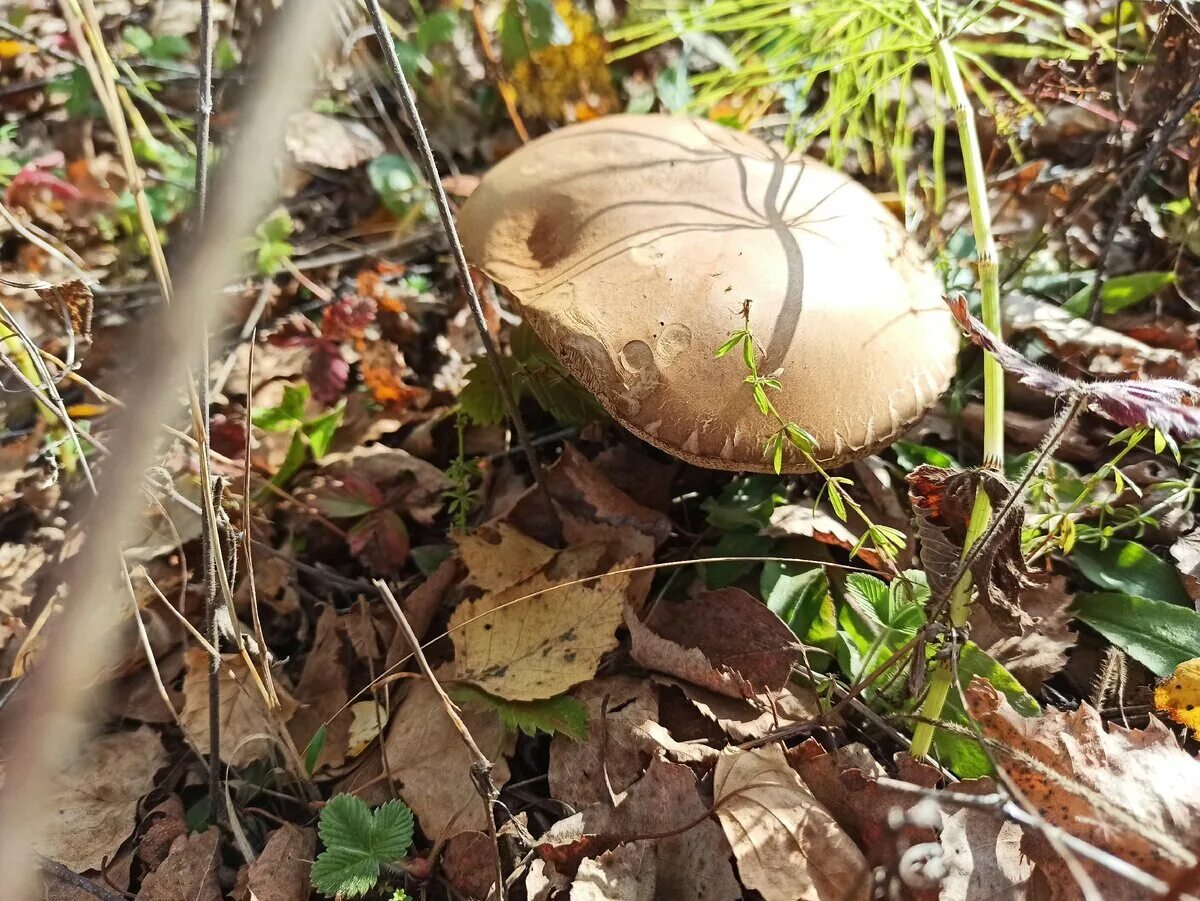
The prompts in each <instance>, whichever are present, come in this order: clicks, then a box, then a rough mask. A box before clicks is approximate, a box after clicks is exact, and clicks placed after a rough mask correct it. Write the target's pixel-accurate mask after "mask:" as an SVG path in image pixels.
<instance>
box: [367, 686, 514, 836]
mask: <svg viewBox="0 0 1200 901" xmlns="http://www.w3.org/2000/svg"><path fill="white" fill-rule="evenodd" d="M462 720H463V723H465V724H466V727H467V730H468V731H469V732H470V733H471V737H472V738H474V739H475V744H477V745H478V746H479V749H480V750H481V751H483V753H484V754H485V755H487V758H488V759H489V760H491V761H492V763H493V765H494V768H493V770H492V781H493V782H494V783H495V784H496V786H497V787H500V786H503V785H504V783H505V782H507V781H508V775H509V771H508V763H507V761H506V760H505V759H504V754H506V753H508V752H510V751H511V750H512V748H511V745H512V738H511V737H510V736H506V735H505V731H504V727H503V726H502V725H501V723H500V718H499V717H498V716H496V714H494V713H490V712H485V713H476V712H472V711H463V713H462ZM383 752H384V753H385V754H387V760H388V766H389V768H390V771H391V774H392V776H393V777H394V778H395V780H396V788H397V789H399V791H400V797H402V798H403V799H404V803H406V804H407V805H408V806H409V807H411V808H412V810H413V813H415V814H416V816H417V820H418V822H419V823H420V824H421V831H422V832H424V833H425V834H426V835H427V836H428V837H429V838H431V839H434V840H437V839H440V838H448V837H450V836H451V835H457V834H458V833H460V832H469V831H472V830H476V831H483V830H484V829H486V827H487V819H486V818H487V816H488V813H487V811H486V810H485V809H484V806H483V801H481V800H480V798H479V795H478V794H477V793H476V791H475V785H474V783H473V782H472V780H471V765H472V764H473V763H474V758H473V757H472V756H471V754H470V752H469V751H468V750H467V748H466V746H465V745H464V744H463V740H462V736H461V735H460V734H459V733H458V730H457V729H455V727H454V724H453V723H451V721H450V717H449V716H447V714H446V709H445V707H443V706H442V701H441V698H440V697H439V696H438V694H437V692H436V691H434V689H433V686H432V685H430V684H429V683H428V682H427V681H425V680H422V681H420V682H417V683H415V684H414V685H413V686H412V688H410V689H409V692H408V695H407V696H406V697H405V698H404V700H403V701H402V702H401V703H400V706H399V707H398V708H397V709H396V712H395V713H394V714H393V715H392V718H391V723H390V724H389V726H388V730H387V738H386V739H385V740H384V745H383ZM381 772H382V770H381V769H379V768H376V770H375V773H376V774H378V773H381ZM363 775H366V774H363Z"/></svg>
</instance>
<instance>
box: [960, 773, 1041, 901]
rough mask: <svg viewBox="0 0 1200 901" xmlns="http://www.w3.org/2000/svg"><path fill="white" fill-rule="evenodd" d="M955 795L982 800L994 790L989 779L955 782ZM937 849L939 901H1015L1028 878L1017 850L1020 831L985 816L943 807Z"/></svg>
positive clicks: (1029, 868)
mask: <svg viewBox="0 0 1200 901" xmlns="http://www.w3.org/2000/svg"><path fill="white" fill-rule="evenodd" d="M953 789H954V791H955V792H957V793H960V794H968V795H986V794H991V793H992V792H995V791H996V784H995V782H993V781H992V780H991V779H972V780H970V781H967V782H957V783H955V784H954V786H953ZM941 816H942V827H941V843H942V850H943V853H944V855H945V857H944V860H945V862H946V865H947V867H948V869H949V873H948V874H947V876H946V878H945V880H944V881H943V882H942V893H941V901H980V899H985V898H997V899H1002V898H1017V897H1020V896H1021V893H1022V891H1023V888H1024V886H1025V884H1026V883H1027V882H1028V881H1029V877H1030V875H1031V874H1032V873H1033V861H1031V860H1030V859H1029V858H1028V857H1026V856H1025V854H1024V853H1023V852H1022V850H1021V838H1022V835H1023V833H1024V830H1023V829H1022V828H1021V827H1020V826H1019V825H1018V824H1016V823H1011V822H1009V821H1007V820H1004V819H1002V818H1000V817H998V816H994V815H992V814H990V813H988V812H987V811H982V810H974V809H972V808H970V807H959V808H958V809H957V810H955V809H953V808H948V807H943V808H942V812H941Z"/></svg>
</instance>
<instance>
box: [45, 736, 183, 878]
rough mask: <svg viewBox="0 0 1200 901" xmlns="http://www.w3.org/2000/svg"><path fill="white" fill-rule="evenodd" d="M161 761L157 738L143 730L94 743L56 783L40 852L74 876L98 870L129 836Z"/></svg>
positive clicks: (106, 737)
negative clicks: (142, 799) (66, 868)
mask: <svg viewBox="0 0 1200 901" xmlns="http://www.w3.org/2000/svg"><path fill="white" fill-rule="evenodd" d="M165 761H166V754H165V752H164V751H163V746H162V742H161V741H160V740H159V737H158V735H157V733H155V732H153V731H152V730H150V729H148V728H146V727H145V726H143V727H141V728H140V729H137V730H135V731H133V732H114V733H112V734H110V735H101V736H99V737H97V738H94V739H92V740H91V741H90V742H88V743H87V744H86V745H84V747H82V748H80V749H79V754H78V756H77V757H76V758H75V760H74V761H73V762H72V763H71V765H70V766H69V767H67V769H66V770H65V771H64V772H63V773H62V775H60V776H59V777H58V779H57V780H56V782H55V787H54V795H53V797H52V798H51V799H50V800H49V801H48V804H49V808H50V810H51V814H50V816H49V825H48V828H47V830H46V832H45V834H44V835H42V837H41V838H39V839H38V840H37V842H36V843H35V847H36V848H37V850H38V852H39V853H41V854H44V855H45V856H46V857H49V858H50V859H52V860H57V861H58V862H59V863H61V864H63V865H64V866H66V867H69V868H70V869H72V870H74V871H75V872H76V873H82V872H83V871H84V870H97V869H99V868H100V867H101V865H102V864H103V862H104V859H105V858H106V857H107V858H112V857H115V856H116V853H117V849H118V848H119V847H120V845H121V843H122V842H123V841H125V839H127V838H128V837H129V834H130V833H131V832H133V827H134V824H135V817H136V813H137V804H138V800H139V799H140V798H141V797H142V796H143V795H145V794H146V793H148V792H149V791H150V790H151V789H153V788H154V774H155V771H156V770H158V768H159V767H161V766H162V765H163V763H164V762H165Z"/></svg>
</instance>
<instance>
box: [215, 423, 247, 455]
mask: <svg viewBox="0 0 1200 901" xmlns="http://www.w3.org/2000/svg"><path fill="white" fill-rule="evenodd" d="M209 431H210V432H211V434H212V449H213V450H215V451H216V452H217V453H218V454H220V455H221V456H223V457H228V458H229V459H231V460H240V459H241V458H242V457H243V456H244V455H245V453H246V420H245V419H244V418H240V417H239V418H235V419H231V418H230V417H228V416H226V415H225V414H224V413H218V414H217V415H216V416H214V417H213V418H212V419H211V420H210V422H209Z"/></svg>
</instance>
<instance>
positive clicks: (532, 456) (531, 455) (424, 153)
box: [364, 0, 557, 519]
mask: <svg viewBox="0 0 1200 901" xmlns="http://www.w3.org/2000/svg"><path fill="white" fill-rule="evenodd" d="M364 2H365V3H366V5H367V11H368V12H369V13H370V14H371V24H372V26H374V28H375V37H376V38H377V39H378V41H379V48H380V50H382V51H383V58H384V59H385V60H386V61H387V66H388V71H389V72H390V73H391V76H392V78H393V79H394V80H395V82H396V84H397V85H398V86H399V88H400V99H401V100H402V101H403V102H404V112H405V114H406V115H407V116H408V123H409V127H410V128H412V132H413V137H414V138H415V139H416V142H417V151H418V155H419V156H420V158H421V165H422V167H423V168H424V169H425V177H426V178H427V179H428V180H429V190H430V191H432V192H433V199H434V200H435V201H436V203H437V208H438V214H439V215H440V216H441V219H442V228H443V229H445V232H446V239H447V240H448V241H449V242H450V252H451V254H452V255H453V256H454V264H455V266H456V267H457V269H458V282H459V285H460V286H461V287H462V289H463V293H464V294H466V296H467V305H468V306H470V308H471V317H472V318H473V319H474V320H475V328H476V329H478V331H479V340H480V341H482V342H483V349H484V352H485V354H486V356H487V358H488V362H489V363H490V364H491V367H492V375H493V376H494V377H495V381H496V386H497V387H498V388H499V389H500V396H501V397H502V398H503V400H504V409H505V410H506V411H507V412H508V418H509V419H510V420H512V424H513V429H514V431H516V433H517V441H518V442H519V443H520V445H521V448H522V449H523V450H524V451H525V457H526V458H527V459H528V461H529V469H530V471H531V472H532V473H533V480H534V481H535V482H537V485H538V488H540V489H541V491H542V495H543V497H544V498H545V500H546V508H547V510H548V511H549V514H550V516H551V518H553V519H557V514H556V512H555V509H554V498H553V497H552V496H551V495H550V487H549V485H547V484H546V478H545V476H544V475H543V474H542V467H541V464H540V463H539V462H538V458H537V454H536V452H535V451H534V449H533V442H532V441H530V438H529V430H528V429H526V428H525V421H524V420H523V419H522V418H521V411H520V410H519V409H518V408H517V401H516V398H514V397H513V393H512V389H511V388H510V387H509V383H508V379H507V378H506V377H505V375H504V370H503V369H502V368H501V365H500V352H499V351H498V350H497V349H496V342H495V341H494V340H492V333H491V332H489V331H488V327H487V320H486V319H485V318H484V315H483V305H482V304H481V303H480V302H479V293H478V292H477V291H476V290H475V282H474V281H473V280H472V279H471V271H470V267H469V266H468V265H467V257H466V254H465V253H464V252H463V248H462V242H461V241H460V240H459V238H458V230H457V229H456V228H455V227H454V216H453V214H452V213H451V212H450V201H449V200H447V199H446V191H445V189H444V188H442V181H441V179H440V178H438V171H437V161H436V160H434V158H433V148H432V147H430V146H429V136H428V135H427V134H426V133H425V126H424V125H423V124H422V122H421V113H420V111H419V110H418V109H417V99H416V97H415V96H413V92H412V88H411V87H409V84H408V78H407V77H406V76H405V74H404V70H403V69H402V68H401V67H400V58H399V57H398V56H397V55H396V45H395V44H394V43H393V42H392V39H391V37H390V36H389V35H388V29H387V25H386V24H385V23H384V21H383V11H382V10H381V9H380V8H379V0H364Z"/></svg>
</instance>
